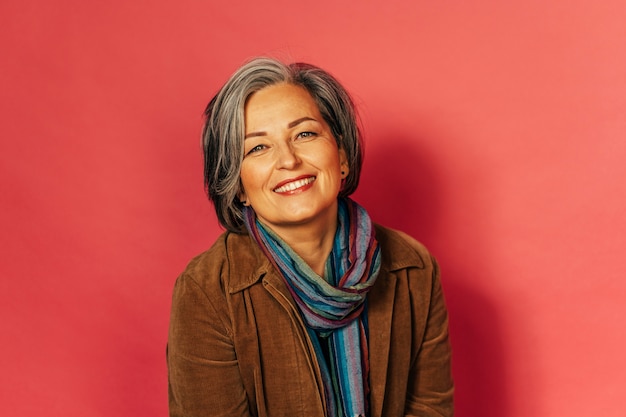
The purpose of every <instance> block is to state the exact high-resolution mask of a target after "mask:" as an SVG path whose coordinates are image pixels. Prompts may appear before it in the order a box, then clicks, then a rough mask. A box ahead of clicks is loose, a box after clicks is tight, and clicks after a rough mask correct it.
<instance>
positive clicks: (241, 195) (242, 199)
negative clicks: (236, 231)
mask: <svg viewBox="0 0 626 417" xmlns="http://www.w3.org/2000/svg"><path fill="white" fill-rule="evenodd" d="M237 197H238V198H239V202H240V203H241V204H243V205H244V206H249V205H250V203H249V202H248V196H247V195H246V192H245V191H243V190H242V191H240V192H239V194H238V195H237Z"/></svg>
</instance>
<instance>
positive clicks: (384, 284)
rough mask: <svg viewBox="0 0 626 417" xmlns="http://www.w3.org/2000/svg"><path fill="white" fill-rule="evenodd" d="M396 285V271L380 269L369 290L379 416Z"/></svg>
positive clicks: (373, 403) (374, 404) (373, 402)
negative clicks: (390, 271) (394, 272)
mask: <svg viewBox="0 0 626 417" xmlns="http://www.w3.org/2000/svg"><path fill="white" fill-rule="evenodd" d="M395 287H396V277H395V275H394V274H393V273H389V272H387V271H382V270H381V272H380V276H379V277H378V279H377V280H376V284H374V286H373V287H372V289H371V291H370V292H369V294H368V308H367V315H368V318H367V321H368V326H369V360H370V378H369V379H370V390H371V392H370V408H371V410H372V414H371V415H372V417H379V416H380V415H381V414H382V409H383V399H384V397H385V384H386V382H387V366H388V364H389V345H390V342H391V319H392V314H393V301H394V296H395Z"/></svg>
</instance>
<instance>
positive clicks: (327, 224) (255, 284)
mask: <svg viewBox="0 0 626 417" xmlns="http://www.w3.org/2000/svg"><path fill="white" fill-rule="evenodd" d="M203 142H204V154H205V183H206V186H207V189H208V195H209V198H210V199H211V200H212V201H213V203H214V205H215V210H216V213H217V217H218V219H219V221H220V223H221V224H222V225H223V226H224V227H225V228H226V229H227V231H226V232H225V233H224V234H223V235H222V236H221V237H220V238H219V239H218V240H217V242H216V243H215V244H214V245H213V247H212V248H211V249H210V250H209V251H207V252H205V253H203V254H201V255H200V256H198V257H196V258H195V259H194V260H192V261H191V263H190V264H189V265H188V267H187V269H186V270H185V272H184V273H183V274H182V275H181V276H180V277H179V278H178V280H177V282H176V285H175V289H174V296H173V303H172V313H171V322H170V333H169V341H168V356H167V358H168V370H169V404H170V415H171V416H271V417H277V416H289V417H294V416H306V417H311V416H328V417H352V416H372V417H374V416H376V417H377V416H385V417H386V416H407V415H412V416H449V415H452V413H453V411H452V392H453V384H452V379H451V373H450V347H449V344H448V329H447V312H446V309H445V305H444V300H443V295H442V292H441V285H440V281H439V269H438V267H437V264H436V262H435V260H434V259H433V258H432V257H431V256H430V254H429V253H428V252H427V250H426V249H425V248H424V247H423V246H422V245H420V244H419V243H418V242H416V241H415V240H413V239H412V238H410V237H408V236H407V235H405V234H403V233H401V232H398V231H394V230H390V229H387V228H384V227H382V226H378V225H375V224H373V223H372V221H371V220H370V218H369V216H368V215H367V212H366V211H365V210H364V209H363V208H362V207H360V206H359V205H358V204H356V203H355V202H353V201H352V200H350V199H349V198H348V196H349V195H350V194H351V193H352V192H353V191H354V190H355V189H356V187H357V184H358V182H359V174H360V169H361V159H362V158H361V147H360V138H359V131H358V128H357V123H356V118H355V111H354V106H353V104H352V101H351V99H350V97H349V95H348V94H347V92H346V91H345V90H344V88H343V87H342V86H341V85H340V84H339V83H338V82H337V81H336V80H335V79H334V78H333V77H332V76H330V75H329V74H328V73H326V72H325V71H323V70H321V69H319V68H317V67H314V66H311V65H307V64H291V65H284V64H282V63H280V62H278V61H275V60H272V59H266V58H260V59H255V60H253V61H251V62H249V63H248V64H246V65H244V66H243V67H241V68H240V69H239V70H237V71H236V72H235V74H234V75H233V76H232V77H231V78H230V80H229V81H228V82H227V83H226V84H225V85H224V87H222V89H221V90H220V91H219V92H218V94H217V95H216V96H215V97H214V98H213V99H212V100H211V102H210V103H209V105H208V107H207V110H206V124H205V127H204V133H203Z"/></svg>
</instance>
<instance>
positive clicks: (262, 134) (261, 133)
mask: <svg viewBox="0 0 626 417" xmlns="http://www.w3.org/2000/svg"><path fill="white" fill-rule="evenodd" d="M306 121H313V122H317V120H315V119H314V118H312V117H308V116H305V117H301V118H299V119H296V120H294V121H293V122H290V123H289V124H288V125H287V128H289V129H291V128H293V127H296V126H298V125H299V124H300V123H302V122H306ZM256 136H267V132H250V133H248V134H247V135H246V136H244V139H248V138H252V137H256Z"/></svg>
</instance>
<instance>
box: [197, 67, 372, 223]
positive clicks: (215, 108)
mask: <svg viewBox="0 0 626 417" xmlns="http://www.w3.org/2000/svg"><path fill="white" fill-rule="evenodd" d="M285 82H286V83H290V84H294V85H298V86H301V87H304V88H305V89H306V90H307V91H308V92H309V94H311V96H312V97H313V99H314V100H315V102H316V103H317V106H318V107H319V110H320V113H321V114H322V117H323V118H324V121H325V122H326V123H327V124H328V126H329V127H330V129H331V131H332V133H333V136H334V137H335V139H336V140H337V146H338V147H339V148H340V149H343V150H344V151H345V153H346V157H347V161H348V166H349V168H350V170H349V172H348V176H347V177H346V179H345V182H344V184H343V187H342V189H341V191H340V193H339V196H341V197H345V196H348V195H350V194H352V193H353V192H354V191H355V190H356V188H357V186H358V184H359V177H360V174H361V164H362V160H363V156H362V150H361V135H360V131H359V127H358V122H357V115H356V110H355V107H354V103H353V101H352V99H351V98H350V95H349V94H348V92H347V91H346V90H345V88H343V86H342V85H341V84H339V82H338V81H337V80H336V79H335V78H334V77H333V76H332V75H330V74H329V73H328V72H326V71H324V70H322V69H321V68H318V67H316V66H313V65H310V64H305V63H293V64H289V65H286V64H283V63H282V62H280V61H278V60H275V59H272V58H256V59H253V60H252V61H250V62H248V63H247V64H245V65H243V66H242V67H240V68H239V69H238V70H237V71H235V73H234V74H233V75H232V76H231V77H230V79H229V80H228V81H227V82H226V84H224V86H223V87H222V88H221V89H220V90H219V91H218V93H217V94H216V95H215V97H213V98H212V99H211V101H210V102H209V104H208V106H207V108H206V110H205V112H204V115H205V118H206V119H205V124H204V129H203V132H202V145H203V150H204V185H205V187H206V191H207V195H208V197H209V199H210V200H211V201H212V202H213V204H214V206H215V212H216V214H217V218H218V220H219V222H220V224H221V225H222V226H224V227H225V228H226V229H227V230H230V231H232V232H235V233H242V232H244V228H243V205H242V203H241V202H240V201H239V198H238V196H239V193H240V191H241V181H240V171H241V162H242V160H243V156H244V152H243V141H244V136H245V123H244V122H245V119H244V107H245V104H246V101H247V100H248V98H249V97H250V96H251V95H252V94H253V93H255V92H257V91H259V90H262V89H263V88H265V87H269V86H271V85H274V84H279V83H285Z"/></svg>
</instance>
